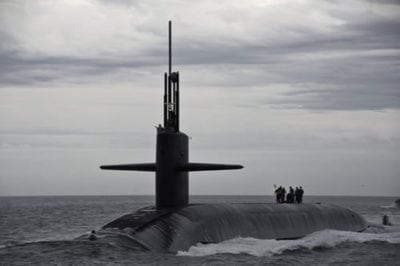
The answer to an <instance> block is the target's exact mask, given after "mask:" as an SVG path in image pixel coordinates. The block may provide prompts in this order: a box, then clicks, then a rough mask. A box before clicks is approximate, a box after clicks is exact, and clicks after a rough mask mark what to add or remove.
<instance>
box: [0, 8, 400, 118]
mask: <svg viewBox="0 0 400 266" xmlns="http://www.w3.org/2000/svg"><path fill="white" fill-rule="evenodd" d="M103 2H104V1H103ZM105 2H107V1H105ZM107 3H109V2H107ZM117 4H123V5H131V4H135V5H136V4H137V3H133V2H131V1H119V2H118V3H117ZM327 12H328V13H329V14H331V15H333V16H334V17H338V18H340V19H342V20H343V21H345V23H344V24H343V25H339V26H336V28H335V30H334V32H332V33H319V32H314V31H312V30H311V29H308V28H302V27H298V26H296V25H291V27H292V28H291V29H290V30H295V31H296V33H297V34H299V36H301V38H298V39H296V40H293V39H289V38H287V37H286V35H285V31H286V30H288V29H285V28H282V29H278V30H281V31H282V32H281V36H282V37H281V39H279V40H276V41H274V42H271V41H270V40H268V39H267V38H268V36H265V35H263V33H262V30H260V36H258V38H255V39H254V40H252V41H251V42H249V41H247V40H245V37H246V36H243V39H241V38H240V36H239V37H238V36H230V35H229V33H227V34H225V36H221V38H220V39H215V38H214V39H199V38H197V39H193V38H189V37H185V34H184V33H182V34H181V35H180V36H181V37H179V36H178V38H177V39H174V44H173V45H174V51H173V54H174V58H173V60H174V63H176V65H177V66H179V67H180V66H185V65H186V66H193V68H192V70H195V69H196V68H202V69H205V70H206V71H205V72H204V73H205V74H207V71H220V70H221V68H224V70H223V71H222V73H221V74H220V75H221V78H219V77H217V75H218V74H216V73H213V75H209V76H208V77H206V78H202V79H200V80H198V81H195V80H193V81H194V82H197V83H194V84H192V86H196V84H202V83H203V84H206V85H209V86H210V85H211V86H222V87H243V90H245V89H247V88H246V86H247V87H254V86H258V87H260V86H266V87H267V86H270V85H271V84H286V85H288V86H290V87H292V89H293V92H290V93H288V92H285V93H282V96H284V97H283V99H280V100H273V101H272V102H271V100H264V101H263V102H264V103H268V104H276V105H277V104H283V105H284V104H285V103H286V104H290V105H292V104H293V106H301V108H307V109H328V110H329V109H334V110H336V109H345V110H354V109H355V110H359V109H385V108H399V107H400V106H399V105H400V104H399V102H400V100H399V88H398V84H399V83H400V78H399V77H398V73H399V72H400V69H399V68H400V67H399V66H398V63H397V62H398V60H399V59H400V52H397V51H399V49H400V44H399V43H400V37H399V36H400V30H399V29H400V22H399V21H394V20H391V19H388V18H385V17H381V16H378V15H374V14H372V15H371V16H370V17H357V16H356V17H352V12H351V11H348V10H346V12H343V13H339V12H338V11H335V10H334V11H331V10H329V11H327ZM141 27H142V29H141ZM143 27H144V28H143ZM145 29H146V30H149V31H152V32H151V34H153V35H156V36H162V35H165V33H160V32H157V30H155V29H153V28H152V27H146V26H145V25H142V26H140V27H138V29H137V30H139V31H140V30H145ZM2 37H3V38H2V43H3V44H5V45H2V48H1V50H0V70H1V73H0V85H1V84H2V85H3V86H4V85H24V86H35V85H37V84H41V85H43V84H46V83H57V82H62V83H67V84H68V83H88V82H89V83H90V82H91V83H93V82H94V83H96V80H98V81H97V82H110V83H112V82H118V81H120V79H121V75H122V76H124V78H125V79H126V80H132V81H133V77H132V75H131V73H129V71H127V72H126V73H125V74H121V75H116V76H113V74H116V73H120V72H122V71H124V70H135V69H136V70H140V69H141V68H143V67H161V66H165V65H166V52H167V51H166V47H164V44H163V43H157V44H155V45H151V46H148V47H145V48H144V50H143V53H142V54H141V55H136V54H134V53H132V54H118V53H117V52H116V53H115V54H105V53H102V54H99V55H98V56H97V57H95V58H94V57H91V58H90V57H89V58H87V57H85V55H83V54H82V55H81V56H75V57H72V56H70V57H67V56H53V57H49V56H43V55H32V54H30V55H26V54H25V53H24V51H23V50H18V47H19V46H18V45H10V44H12V43H15V42H16V41H15V40H14V39H13V38H12V36H9V35H6V34H2ZM7 44H8V45H7ZM144 45H145V44H144ZM10 47H14V48H13V49H14V50H10ZM388 49H391V50H392V51H396V52H395V53H393V52H392V53H391V54H387V53H386V52H387V50H388ZM369 52H371V53H369ZM219 66H221V67H219ZM182 70H184V67H182ZM240 70H242V73H241V71H240ZM102 76H103V77H104V76H107V77H108V78H103V79H102V78H98V77H102ZM210 76H211V78H209V77H210ZM212 76H214V77H212ZM309 91H313V94H312V95H310V94H309ZM291 93H292V94H291ZM296 95H297V96H307V97H296Z"/></svg>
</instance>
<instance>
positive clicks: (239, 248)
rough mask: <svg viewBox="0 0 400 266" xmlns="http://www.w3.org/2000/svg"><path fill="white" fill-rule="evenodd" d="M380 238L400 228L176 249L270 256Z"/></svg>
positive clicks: (394, 238)
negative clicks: (381, 231)
mask: <svg viewBox="0 0 400 266" xmlns="http://www.w3.org/2000/svg"><path fill="white" fill-rule="evenodd" d="M369 241H381V242H387V243H390V244H399V243H400V230H396V231H392V232H388V233H382V234H376V233H357V232H347V231H337V230H323V231H318V232H315V233H312V234H310V235H308V236H306V237H304V238H301V239H297V240H274V239H255V238H248V237H247V238H235V239H231V240H227V241H224V242H221V243H218V244H200V243H199V244H197V245H196V246H192V247H191V248H190V249H189V250H188V251H178V254H177V255H178V256H209V255H215V254H221V253H229V254H243V253H245V254H249V255H253V256H257V257H261V256H273V255H279V254H282V253H283V252H285V251H294V250H301V249H308V250H312V249H317V248H333V247H336V246H338V245H340V244H343V243H346V242H357V243H365V242H369Z"/></svg>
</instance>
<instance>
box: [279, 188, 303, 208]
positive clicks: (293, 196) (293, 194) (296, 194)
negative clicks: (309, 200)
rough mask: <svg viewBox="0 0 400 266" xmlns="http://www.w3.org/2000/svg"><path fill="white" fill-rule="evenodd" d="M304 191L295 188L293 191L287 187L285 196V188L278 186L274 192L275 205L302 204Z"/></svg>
mask: <svg viewBox="0 0 400 266" xmlns="http://www.w3.org/2000/svg"><path fill="white" fill-rule="evenodd" d="M303 194H304V190H303V188H302V187H296V189H293V188H292V187H289V193H287V195H286V189H285V187H282V186H279V187H278V188H277V189H276V190H275V195H276V203H297V204H300V203H303Z"/></svg>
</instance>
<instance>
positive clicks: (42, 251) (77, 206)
mask: <svg viewBox="0 0 400 266" xmlns="http://www.w3.org/2000/svg"><path fill="white" fill-rule="evenodd" d="M395 200H396V198H395V197H344V196H305V198H304V201H305V203H307V202H308V203H310V202H322V203H330V204H336V205H340V206H343V207H348V208H351V209H352V210H354V211H355V212H357V213H359V214H360V215H362V216H363V217H364V218H365V219H366V220H367V222H368V223H369V224H370V227H369V228H368V229H367V230H366V231H365V232H362V233H356V232H345V231H335V230H323V231H319V232H315V233H312V234H310V235H307V236H305V237H303V238H301V239H296V240H263V239H255V238H236V239H231V240H228V241H225V242H222V243H218V244H197V245H196V246H193V247H191V248H190V249H189V250H187V251H179V252H178V253H176V254H175V253H155V252H142V251H137V250H133V249H132V248H130V247H129V246H126V245H124V246H118V245H116V244H115V243H99V242H96V241H78V240H76V238H77V237H79V236H81V235H83V234H87V233H88V232H90V231H91V230H98V229H99V228H100V227H101V226H103V225H105V224H106V223H108V222H110V221H112V220H114V219H116V218H118V217H120V216H122V215H123V214H126V213H130V212H133V211H135V210H137V209H139V208H142V207H145V206H150V205H154V196H46V197H0V264H1V265H24V264H37V265H49V264H50V265H54V264H57V265H93V264H97V265H99V264H100V265H102V264H103V265H104V264H106V265H120V264H126V265H136V264H139V265H149V264H150V265H176V264H179V265H270V264H271V265H330V264H333V265H337V264H345V265H400V209H399V208H398V206H396V205H395V204H394V201H395ZM190 202H192V203H200V202H201V203H237V202H249V203H251V202H268V203H272V202H274V198H273V197H272V196H191V198H190ZM384 214H386V215H388V216H389V220H390V222H391V223H392V225H391V226H383V225H381V223H382V216H383V215H384Z"/></svg>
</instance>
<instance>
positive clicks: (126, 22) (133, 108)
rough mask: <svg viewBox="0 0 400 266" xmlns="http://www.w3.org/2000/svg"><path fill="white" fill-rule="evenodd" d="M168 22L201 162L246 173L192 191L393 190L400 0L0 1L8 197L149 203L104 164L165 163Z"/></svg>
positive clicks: (399, 103) (3, 179)
mask: <svg viewBox="0 0 400 266" xmlns="http://www.w3.org/2000/svg"><path fill="white" fill-rule="evenodd" d="M168 20H172V21H173V64H174V69H175V70H179V71H180V73H181V76H182V99H183V102H182V118H181V120H182V126H183V128H182V129H183V131H185V132H187V133H188V134H189V135H190V136H192V137H193V140H192V142H191V147H192V150H191V157H192V158H193V159H196V160H198V161H204V160H209V159H214V160H215V161H219V162H224V161H227V162H236V163H241V162H243V164H245V169H244V170H242V171H238V172H232V173H228V172H227V173H223V174H219V173H218V175H221V176H222V177H221V178H222V180H224V182H228V181H227V180H228V179H227V178H229V177H230V176H232V177H231V179H229V180H230V181H229V183H230V184H231V186H230V187H229V188H227V187H226V184H225V185H224V183H220V185H213V190H210V189H209V187H210V186H211V184H215V182H216V181H215V179H216V177H215V175H216V174H215V173H205V174H204V173H203V174H199V177H198V178H197V177H196V175H192V176H193V177H192V178H191V192H193V193H197V194H205V193H211V194H213V193H214V194H264V193H270V191H269V190H268V189H269V188H271V187H272V184H274V183H282V184H283V185H301V184H303V185H305V186H306V188H307V187H308V189H309V190H308V191H309V192H310V193H313V194H324V193H327V194H359V195H371V194H373V195H395V194H397V195H398V191H399V190H400V181H399V180H400V178H399V177H400V167H399V163H400V161H399V159H398V158H400V156H399V155H400V154H399V147H400V145H399V144H400V139H399V136H400V126H399V121H400V120H399V119H400V111H399V108H400V88H399V84H400V75H399V73H400V64H399V62H400V60H399V59H400V4H399V2H398V1H365V0H364V1H327V0H326V1H305V0H304V1H300V0H299V1H284V0H274V1H272V0H271V1H267V0H263V1H257V0H253V1H232V0H230V1H228V0H227V1H211V0H210V1H196V2H192V1H181V0H176V1H128V0H126V1H125V0H119V1H111V0H110V1H94V0H73V1H71V0H69V1H53V0H52V1H50V0H48V1H6V0H5V1H2V2H0V126H1V127H0V141H1V151H0V156H1V157H0V166H1V170H0V185H1V186H0V187H1V188H0V195H14V194H18V195H25V194H28V195H31V194H130V193H136V194H152V193H154V187H153V184H154V180H153V178H152V176H148V175H147V174H143V173H111V172H107V173H104V172H101V171H100V170H98V165H99V164H103V163H125V162H136V161H137V162H141V161H151V160H153V159H154V158H153V157H154V143H155V132H154V128H152V126H154V125H156V124H158V123H159V122H161V93H162V84H163V79H162V78H163V77H162V75H163V72H164V71H166V70H167V22H168ZM138 149H140V150H141V152H140V154H138V152H137V151H138ZM73 154H79V155H76V157H74V156H73ZM82 154H85V156H83V155H82ZM81 156H82V158H81ZM55 158H57V160H56V159H55ZM49 160H51V162H52V165H53V167H50V168H49V169H48V170H47V171H44V170H43V167H44V166H45V165H47V164H48V161H49ZM20 165H26V167H22V168H20V167H18V166H20ZM55 166H57V167H55ZM71 168H73V169H74V170H73V172H71ZM311 168H312V169H313V170H312V171H311V170H310V169H311ZM126 176H129V179H126ZM143 176H144V177H143ZM224 176H227V178H224ZM50 177H52V178H50ZM83 179H84V180H85V181H82V180H83ZM332 179H334V180H339V181H340V182H339V183H344V182H346V183H348V184H349V185H348V187H346V189H343V188H340V187H335V186H333V185H329V186H327V185H326V184H327V182H328V180H332ZM27 180H29V182H28V181H27ZM26 182H28V184H25V183H26ZM82 182H83V183H82ZM111 183H112V184H113V185H112V186H111ZM44 184H46V186H44ZM89 184H90V185H89ZM259 184H261V186H260V185H259ZM110 186H111V187H110ZM106 188H107V189H106ZM141 188H143V189H141ZM271 190H272V188H271Z"/></svg>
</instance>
